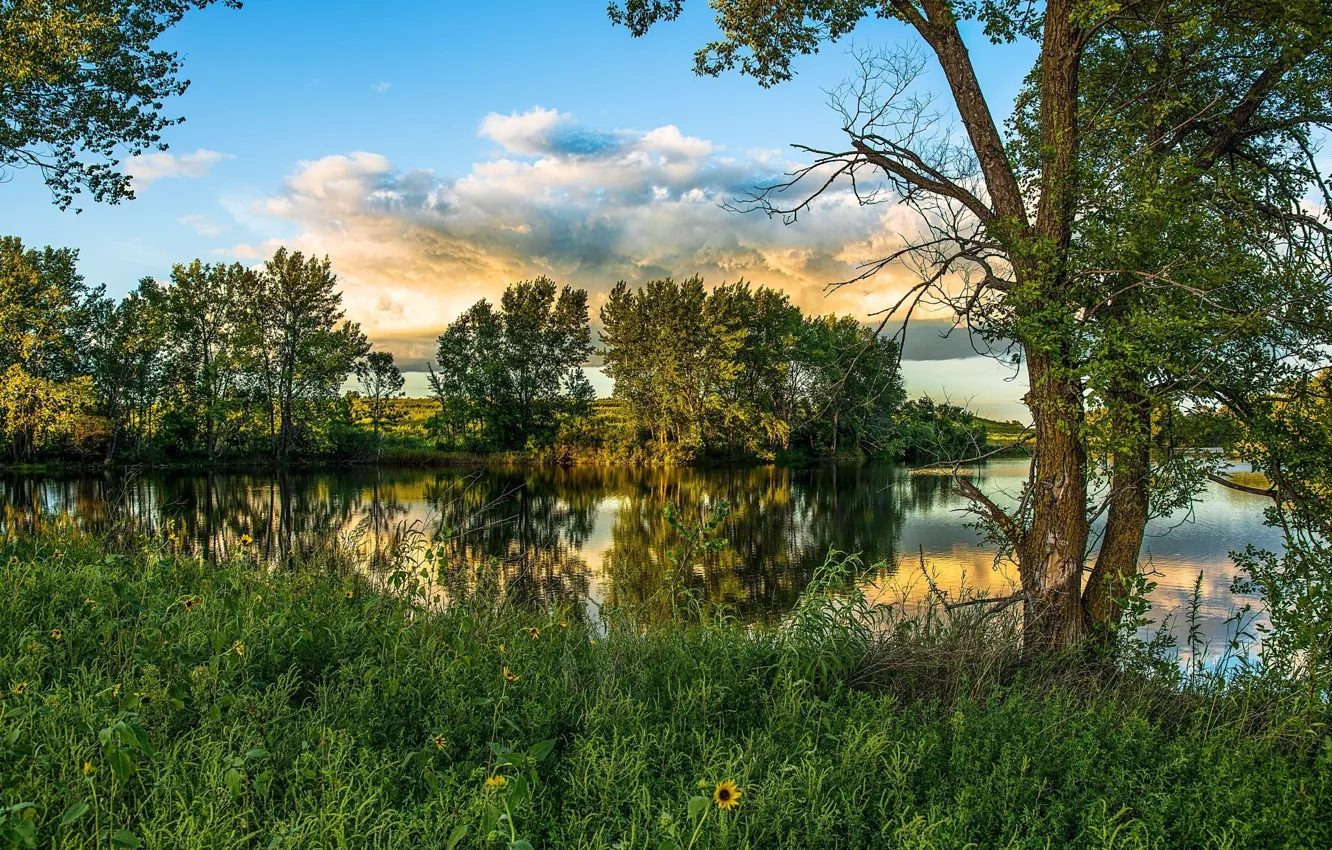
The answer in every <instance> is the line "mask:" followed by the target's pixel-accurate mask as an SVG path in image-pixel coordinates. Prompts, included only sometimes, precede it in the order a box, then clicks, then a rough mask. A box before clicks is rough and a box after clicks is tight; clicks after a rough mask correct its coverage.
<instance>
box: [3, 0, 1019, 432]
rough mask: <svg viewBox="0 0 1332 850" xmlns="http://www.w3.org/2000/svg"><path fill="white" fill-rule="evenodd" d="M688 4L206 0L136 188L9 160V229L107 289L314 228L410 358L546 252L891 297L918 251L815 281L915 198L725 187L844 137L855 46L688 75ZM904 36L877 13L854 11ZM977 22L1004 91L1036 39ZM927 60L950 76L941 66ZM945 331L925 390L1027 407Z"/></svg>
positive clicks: (917, 343) (605, 263) (924, 364)
mask: <svg viewBox="0 0 1332 850" xmlns="http://www.w3.org/2000/svg"><path fill="white" fill-rule="evenodd" d="M689 7H692V8H689V10H688V11H687V12H686V14H685V16H684V17H683V18H682V19H681V20H680V21H678V22H676V23H674V24H670V25H664V26H662V27H660V28H658V29H657V30H654V31H653V32H652V33H651V34H649V35H648V36H647V37H646V38H643V39H638V40H635V39H631V38H630V37H629V36H628V34H627V33H626V32H625V31H624V30H622V29H616V28H613V27H611V25H610V23H609V22H608V20H607V18H606V12H605V2H604V0H568V2H559V3H553V2H549V1H548V0H547V2H490V3H474V2H466V3H464V2H431V3H426V2H396V3H385V4H379V5H377V6H374V7H370V6H367V5H366V4H364V3H355V4H353V3H350V2H341V0H324V2H306V0H247V2H246V3H245V8H244V9H243V10H241V11H233V10H228V9H225V8H213V9H209V10H207V11H205V12H202V13H198V14H195V15H193V16H191V17H189V18H187V19H186V20H185V21H184V22H183V23H182V24H181V25H180V26H179V27H178V28H177V29H175V30H173V31H172V32H171V33H169V34H168V36H167V37H166V38H165V39H164V41H165V43H166V44H167V45H168V46H170V47H171V48H172V49H176V50H179V51H180V53H181V54H182V58H183V59H184V62H185V76H187V77H188V78H189V79H190V80H192V82H193V85H192V86H191V88H190V90H189V91H188V93H187V94H186V95H185V96H184V97H182V98H179V99H177V100H175V101H173V102H171V103H169V104H168V112H170V113H173V114H178V115H184V116H186V117H187V121H186V122H185V123H184V124H183V125H180V126H178V127H175V128H172V129H171V130H169V131H168V133H167V135H166V141H167V142H168V143H169V144H170V150H169V152H168V153H167V154H166V155H162V156H156V157H153V158H148V159H145V160H141V161H139V162H137V163H134V164H132V165H131V166H130V168H131V171H133V172H134V173H135V174H136V175H137V180H136V182H137V185H138V190H137V191H138V196H139V197H138V198H137V199H136V200H135V201H133V202H128V203H124V204H121V205H118V206H99V205H95V204H92V203H87V204H85V205H84V210H85V211H84V212H83V213H82V214H80V215H77V216H76V215H74V214H73V213H72V212H65V213H62V212H60V211H59V210H57V209H56V208H55V207H54V206H53V205H52V204H51V203H50V200H49V195H48V193H47V191H46V189H45V187H44V186H43V185H42V183H41V181H40V179H39V178H38V175H36V174H35V173H31V172H18V173H15V174H13V175H10V176H11V177H12V179H10V180H9V182H7V183H5V184H3V185H0V233H7V234H14V235H17V236H20V237H21V238H22V239H23V240H24V241H25V242H26V243H28V244H30V245H42V244H52V245H69V246H75V247H78V248H79V249H80V250H81V253H82V269H83V271H84V274H85V276H86V277H87V278H88V279H89V280H90V281H92V282H102V283H105V284H106V285H107V288H108V290H109V291H111V292H113V293H123V292H125V291H127V290H128V289H130V288H131V287H132V286H133V285H134V284H135V282H136V281H137V280H138V279H139V278H141V277H143V276H145V275H151V276H154V277H159V278H164V277H165V276H166V275H167V274H169V271H170V267H171V264H172V263H176V262H184V261H188V260H189V259H192V258H194V257H201V258H203V259H205V260H207V261H223V260H226V261H231V260H239V261H241V262H246V263H255V262H259V261H260V260H261V259H262V258H263V257H265V256H266V255H267V254H268V253H270V252H271V249H272V248H273V247H275V246H276V245H277V244H283V243H285V244H289V245H291V246H293V247H295V248H299V249H303V250H307V251H314V252H317V253H321V254H322V253H328V254H329V255H330V256H331V257H332V260H333V264H334V268H335V270H336V271H337V272H338V273H339V276H340V279H341V280H342V282H343V283H344V285H345V289H346V304H347V307H348V312H349V314H350V316H351V317H352V318H353V319H356V320H357V321H360V322H361V323H362V324H363V326H364V327H365V328H366V330H367V332H368V334H369V335H370V337H371V339H372V341H375V342H377V343H378V344H380V345H382V346H384V347H386V348H388V349H389V350H392V351H394V353H395V354H396V355H397V356H398V357H399V359H400V360H401V361H402V362H403V363H404V364H405V365H407V366H409V367H410V366H412V365H413V364H416V365H418V366H419V364H420V362H422V359H423V358H424V357H426V356H428V354H429V350H430V341H431V340H432V339H433V336H434V335H435V334H437V333H438V332H439V330H440V329H441V328H442V326H443V325H444V324H445V323H446V322H447V321H448V319H449V318H451V317H452V315H454V314H456V312H457V311H458V310H459V309H461V308H462V307H463V306H465V305H466V304H470V303H472V302H473V301H475V300H477V299H479V298H481V297H492V298H493V297H495V296H496V295H497V294H498V293H499V292H500V291H501V290H502V288H503V285H504V283H505V282H508V281H512V280H514V279H521V277H525V276H531V275H533V274H540V273H544V274H549V275H551V276H552V277H554V278H556V279H557V280H560V281H562V282H568V283H572V284H575V285H578V286H582V287H585V288H587V289H588V290H589V292H590V293H591V295H592V303H593V305H594V311H593V312H594V313H595V305H596V303H597V297H598V295H599V294H600V293H603V292H604V291H606V290H608V289H609V288H610V286H611V285H612V284H614V282H615V280H617V279H619V278H621V277H624V278H627V279H629V280H630V281H631V282H642V280H645V279H648V278H649V277H654V276H658V275H661V274H674V275H676V276H677V277H683V276H687V275H689V274H693V273H695V272H697V273H702V274H704V275H705V277H706V278H707V279H708V280H710V281H714V282H720V281H721V280H723V279H727V280H730V279H735V278H736V277H742V276H743V277H745V278H747V279H750V280H754V281H756V282H759V283H764V284H768V285H774V286H780V287H782V288H784V289H786V290H787V291H789V292H791V294H792V297H793V299H794V300H795V301H796V303H798V304H800V306H801V307H803V308H804V309H806V310H810V311H818V312H829V311H836V312H839V313H852V314H855V315H865V314H867V313H868V312H870V311H871V310H872V309H874V308H876V307H878V306H882V305H884V304H885V303H888V302H889V301H891V300H892V295H893V293H894V292H895V291H900V285H901V283H902V282H903V281H905V280H907V279H908V278H909V272H907V271H906V270H901V271H899V272H897V273H896V277H895V276H893V275H886V276H885V277H884V278H883V279H882V280H878V281H872V282H870V283H867V284H864V285H861V286H859V287H857V288H856V289H855V290H853V291H849V290H842V291H841V292H839V293H838V294H837V295H836V296H834V297H831V298H824V297H823V295H822V285H823V284H825V283H827V282H828V281H829V280H833V279H838V275H839V274H841V273H843V272H845V271H847V270H849V269H851V268H853V267H854V263H855V262H858V261H860V260H863V259H873V258H874V255H875V254H876V252H878V251H881V250H883V248H884V246H885V245H891V244H893V240H894V239H895V238H897V239H899V241H900V236H899V234H900V233H901V232H904V231H906V230H908V229H910V227H911V226H912V224H911V218H910V216H909V214H908V213H906V212H905V211H904V210H901V209H900V208H886V207H875V208H872V209H866V208H859V207H855V206H854V205H850V204H846V203H841V204H835V203H834V204H829V205H827V206H826V207H825V208H823V209H817V210H815V211H814V213H813V214H812V215H811V216H809V217H808V218H807V219H804V220H802V221H801V222H800V223H798V224H796V225H792V226H789V227H787V226H784V225H782V224H781V223H780V222H777V221H770V220H766V219H763V218H761V217H756V216H736V215H733V214H729V213H727V212H725V211H723V210H722V209H720V208H719V207H718V206H717V202H718V201H719V200H723V199H725V198H726V197H728V196H733V195H734V193H735V192H737V191H740V190H742V189H743V188H744V187H746V186H749V185H753V184H754V183H755V182H756V181H761V180H762V179H763V178H764V177H765V176H770V175H772V174H775V173H778V172H780V171H781V170H782V169H783V168H785V167H786V166H788V165H789V164H790V163H791V162H792V161H793V160H792V157H793V156H794V154H792V153H791V152H790V151H789V150H788V149H786V145H787V144H788V143H790V142H796V141H799V142H804V143H811V144H816V145H817V144H829V145H832V144H836V143H837V141H838V134H837V132H836V131H837V123H836V120H835V116H834V115H833V114H832V112H831V110H830V109H829V108H828V106H827V99H828V97H827V94H826V90H828V89H831V88H833V87H834V86H836V85H837V84H838V83H839V82H840V81H842V80H843V79H845V78H846V77H848V76H849V75H850V74H851V73H852V71H853V67H852V62H851V59H850V57H849V56H848V55H847V54H846V52H845V50H846V46H845V45H839V46H833V47H832V48H831V49H829V50H827V51H825V52H824V53H822V54H820V55H818V56H814V57H808V58H806V59H803V60H801V61H800V62H799V63H798V65H797V71H798V75H797V77H796V79H795V80H793V81H791V82H789V83H786V84H783V85H780V86H777V87H775V88H772V89H768V90H765V89H762V88H760V87H759V86H758V85H756V84H755V83H754V82H753V81H752V80H750V79H748V78H742V77H740V76H738V75H728V76H725V77H722V78H720V79H713V78H699V77H696V76H694V74H693V73H692V70H691V66H692V54H693V51H694V49H695V48H697V47H698V46H700V45H701V44H703V43H704V42H706V41H707V40H709V39H710V38H712V37H714V36H715V34H716V29H715V24H714V23H713V20H712V17H711V14H710V10H709V9H708V8H707V5H706V4H705V3H703V2H702V0H693V2H692V3H690V4H689ZM687 8H688V7H687ZM372 9H373V11H371V10H372ZM908 40H909V37H908V36H907V35H906V34H905V32H904V31H903V30H902V28H900V27H899V26H897V25H895V24H891V23H886V22H880V21H873V22H867V23H865V24H862V26H861V28H860V29H858V30H857V32H856V33H855V35H854V43H855V44H856V45H859V46H862V47H872V46H876V45H885V44H894V43H900V42H903V41H908ZM971 41H972V44H973V58H974V60H975V62H976V64H977V66H978V68H979V69H980V70H981V73H982V77H983V80H984V84H985V86H986V89H987V94H988V95H989V96H990V98H991V102H992V104H993V105H994V107H995V108H996V109H997V110H1004V109H1006V108H1007V106H1008V104H1010V103H1011V102H1012V99H1013V95H1014V94H1015V92H1016V90H1017V87H1018V85H1019V84H1020V82H1021V78H1022V76H1023V75H1024V74H1025V73H1026V71H1027V69H1028V67H1029V61H1028V60H1029V58H1030V56H1031V55H1033V51H1031V50H1030V49H1028V48H1024V47H1018V48H1016V49H1015V48H1012V47H1008V48H993V47H991V46H989V45H988V43H986V42H985V41H984V40H983V39H981V38H975V39H972V40H971ZM1015 56H1016V57H1017V58H1018V59H1021V60H1022V61H1015ZM924 83H925V85H926V86H927V87H929V88H933V89H935V90H941V88H942V87H941V86H940V85H939V79H938V77H937V75H934V74H933V71H931V72H930V74H928V75H927V77H926V78H925V80H924ZM936 331H937V328H933V327H922V329H921V331H920V332H918V333H917V334H916V337H915V338H914V339H913V340H912V342H911V343H910V344H909V346H908V357H913V358H914V359H911V360H908V362H907V363H906V364H905V367H904V368H905V372H906V377H907V381H908V385H909V387H910V388H911V389H912V390H913V391H915V392H918V393H920V392H928V393H930V394H931V395H934V396H936V397H939V396H942V395H945V394H947V395H949V396H950V397H951V398H953V400H955V401H956V400H971V402H972V403H973V405H975V406H976V407H977V408H978V409H980V410H982V411H983V412H986V413H989V414H992V415H999V416H1002V417H1003V418H1010V417H1021V416H1022V415H1023V411H1022V409H1021V408H1020V405H1018V404H1017V403H1016V399H1017V398H1018V397H1019V396H1021V394H1022V392H1023V390H1024V388H1023V387H1022V386H1021V385H1020V383H1015V382H1009V381H1005V380H1004V378H1005V377H1006V376H1007V375H1008V374H1009V373H1008V372H1007V371H1006V370H1005V369H1004V368H1002V367H1000V366H997V365H996V364H994V363H992V362H990V361H988V360H984V359H980V358H975V357H967V356H966V355H967V354H969V351H970V349H969V346H968V345H967V344H966V342H965V340H963V339H960V338H957V339H953V340H949V341H940V340H939V339H938V335H937V332H936ZM412 383H413V384H414V385H418V386H419V379H413V380H412Z"/></svg>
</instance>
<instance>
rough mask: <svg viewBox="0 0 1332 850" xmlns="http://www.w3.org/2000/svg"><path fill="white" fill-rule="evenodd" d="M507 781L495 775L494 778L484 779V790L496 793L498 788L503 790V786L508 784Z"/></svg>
mask: <svg viewBox="0 0 1332 850" xmlns="http://www.w3.org/2000/svg"><path fill="white" fill-rule="evenodd" d="M508 781H509V780H508V779H506V778H505V777H503V776H499V775H498V774H497V775H495V776H491V777H489V778H488V779H486V788H487V790H491V791H497V790H499V789H500V788H503V787H504V786H505V784H507V783H508Z"/></svg>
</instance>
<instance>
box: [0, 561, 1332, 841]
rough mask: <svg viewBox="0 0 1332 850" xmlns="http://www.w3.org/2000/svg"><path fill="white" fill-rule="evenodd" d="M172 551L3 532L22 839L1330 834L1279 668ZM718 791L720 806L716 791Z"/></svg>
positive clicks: (11, 835) (1321, 780) (1325, 806)
mask: <svg viewBox="0 0 1332 850" xmlns="http://www.w3.org/2000/svg"><path fill="white" fill-rule="evenodd" d="M169 546H170V544H169V543H168V544H165V547H166V548H164V545H163V544H148V545H143V544H134V545H133V546H132V547H131V548H130V549H129V550H127V551H126V552H125V553H124V554H121V553H119V552H117V551H108V550H107V549H106V548H105V547H104V546H103V545H102V544H100V543H98V542H95V541H90V540H87V539H78V538H74V537H68V536H39V537H34V538H27V539H25V540H23V541H21V542H18V543H10V544H9V545H8V546H7V547H6V548H5V550H4V551H3V552H2V553H0V555H2V557H0V564H2V566H0V607H2V608H3V610H2V611H0V647H2V648H0V683H3V685H4V689H5V696H4V699H3V703H2V704H0V705H2V706H3V707H2V709H0V742H3V743H0V777H2V779H3V785H2V788H3V790H2V791H0V794H3V800H2V801H0V803H3V805H4V806H5V809H4V814H3V817H4V823H3V825H2V826H3V828H2V830H0V832H2V834H3V837H4V838H5V839H6V840H8V841H10V842H12V843H13V844H15V845H18V846H21V847H22V846H27V847H36V846H52V847H73V846H93V845H101V846H115V847H126V848H132V847H140V846H143V847H157V846H171V847H178V848H192V847H210V848H226V847H251V846H266V847H286V846H292V847H296V846H299V847H306V848H318V847H341V846H378V847H412V846H416V847H419V846H429V847H457V848H472V847H504V846H507V847H511V848H515V850H521V848H523V847H538V848H542V847H544V848H554V847H561V848H562V847H589V848H611V847H643V846H648V847H652V848H669V847H686V846H692V847H694V848H709V847H710V848H723V847H736V848H739V847H791V848H801V850H812V848H831V847H844V848H860V847H866V846H877V845H883V846H892V847H899V846H901V847H907V846H909V847H937V848H950V847H956V848H959V850H960V848H964V847H976V846H984V847H1011V848H1021V847H1030V848H1047V847H1051V846H1059V847H1074V848H1097V850H1110V848H1120V849H1121V850H1123V848H1130V850H1132V849H1133V848H1162V847H1171V848H1188V847H1218V848H1219V847H1227V848H1245V847H1254V848H1270V847H1292V848H1294V847H1319V846H1327V843H1328V842H1329V841H1332V816H1329V814H1328V813H1329V811H1332V750H1330V749H1329V748H1328V747H1327V746H1326V744H1325V743H1324V742H1325V737H1324V733H1322V732H1315V731H1314V730H1315V728H1316V726H1311V725H1310V723H1311V719H1310V718H1309V717H1307V716H1306V715H1303V714H1300V713H1298V712H1292V711H1290V710H1288V709H1287V708H1286V707H1285V702H1284V700H1285V699H1286V697H1285V696H1283V694H1284V693H1285V691H1284V690H1283V688H1282V686H1281V685H1280V684H1279V683H1276V682H1271V681H1267V680H1264V679H1261V678H1255V677H1245V678H1241V679H1238V680H1235V681H1233V682H1230V683H1229V684H1225V683H1222V682H1219V681H1214V680H1211V679H1208V678H1207V677H1205V676H1203V677H1199V678H1196V679H1192V680H1179V679H1178V678H1177V677H1175V676H1172V675H1171V674H1168V673H1158V674H1149V673H1138V674H1128V675H1121V676H1117V677H1111V678H1106V679H1099V678H1098V677H1097V676H1096V675H1095V674H1093V673H1091V672H1090V671H1088V674H1087V676H1086V677H1084V678H1081V679H1067V678H1060V677H1055V678H1051V676H1050V674H1049V673H1048V672H1042V671H1043V670H1045V669H1046V668H1043V667H1040V666H1036V667H1032V666H1027V667H1022V666H1014V664H1013V662H1012V660H1011V657H1010V656H1007V655H1005V653H1006V652H1009V651H1011V646H1012V644H1011V643H1008V642H1007V641H1005V640H1004V639H1003V637H1002V634H1000V633H992V634H990V635H989V636H988V637H989V638H990V639H991V640H992V641H994V643H992V644H991V647H992V650H991V652H990V653H989V654H988V655H986V656H985V658H988V659H989V660H988V661H983V660H978V663H976V664H975V665H974V666H969V665H968V664H965V663H957V659H959V658H962V657H965V656H964V655H962V654H960V653H959V651H958V650H959V649H960V648H961V645H960V644H949V643H946V642H945V643H940V642H939V641H940V640H945V639H944V638H940V637H939V636H938V635H935V637H933V638H931V636H930V635H929V634H925V633H920V632H919V631H913V632H911V633H910V634H908V633H907V631H902V632H901V633H900V634H896V636H894V634H895V633H894V632H891V631H890V632H888V633H886V634H883V635H881V636H880V637H879V638H877V639H873V640H871V639H870V636H869V634H868V633H867V632H865V631H864V629H863V628H861V627H860V626H858V625H857V623H859V622H860V621H859V620H858V619H857V617H856V610H857V608H856V605H855V604H854V600H852V602H853V604H852V605H851V606H850V607H849V608H848V606H847V605H846V604H845V602H844V601H843V602H839V601H838V600H841V599H842V597H841V596H830V595H826V591H827V589H828V588H829V587H832V586H834V585H835V584H836V582H835V578H836V576H835V570H834V569H830V570H829V571H827V573H825V574H824V575H823V576H822V578H821V582H822V584H820V583H819V582H816V584H815V587H814V589H813V591H812V593H811V594H810V595H809V596H808V597H807V601H806V602H805V603H802V605H801V607H800V608H799V609H798V610H797V611H796V613H795V614H794V615H793V617H792V620H791V623H790V624H788V628H787V629H786V630H784V631H780V632H778V631H758V632H754V631H752V630H749V629H745V628H741V627H739V626H736V625H732V624H728V622H727V621H725V620H716V619H712V618H709V617H706V616H705V617H703V618H702V619H699V618H698V617H697V616H696V615H693V614H689V613H686V612H687V611H688V610H689V604H688V600H687V597H682V598H681V599H680V600H679V605H678V606H671V608H672V609H674V610H676V611H677V614H676V615H675V617H674V618H670V619H667V620H664V621H644V620H642V619H640V618H639V617H638V616H637V615H636V614H635V612H634V611H631V610H624V609H619V610H609V609H608V610H604V611H603V612H602V618H601V620H600V621H599V623H588V622H583V621H581V620H579V619H576V618H575V616H574V613H575V612H572V611H570V612H561V611H558V610H549V609H542V608H537V609H531V608H523V607H515V606H511V605H506V604H503V603H502V599H501V598H500V597H498V596H496V595H495V594H496V591H495V589H494V588H493V586H491V585H490V582H491V581H492V580H493V579H492V578H488V577H487V573H485V572H484V571H483V572H482V573H477V574H459V573H457V572H455V571H453V570H451V569H450V568H449V567H448V566H447V565H446V564H430V565H428V566H429V568H430V577H431V578H432V579H433V578H439V579H440V580H441V581H440V584H439V585H436V587H442V588H447V590H448V592H449V593H450V594H451V598H452V601H453V604H452V605H450V606H449V607H448V608H446V609H443V610H441V609H439V608H438V607H435V606H428V605H426V604H425V603H424V599H425V597H424V596H422V595H420V594H418V593H417V592H415V591H416V590H424V588H425V586H424V585H421V584H420V579H419V577H418V576H416V574H415V573H414V572H404V573H396V574H393V573H390V574H389V575H390V576H395V575H396V578H392V579H391V580H390V583H391V584H393V585H395V586H396V587H397V591H396V592H394V593H391V594H387V595H385V594H382V593H380V592H377V591H376V590H375V589H374V587H373V586H371V585H369V584H367V582H366V580H365V579H364V578H363V577H360V576H358V575H357V574H355V573H351V572H345V571H342V570H339V569H337V568H336V567H335V565H334V563H333V562H331V561H330V562H328V563H324V564H322V565H321V564H305V565H303V567H302V568H301V569H298V570H295V571H287V570H276V571H275V570H273V569H271V568H268V567H266V566H264V565H263V564H262V563H260V562H258V561H257V560H256V559H255V557H254V556H253V554H251V553H249V552H247V551H245V550H244V549H242V551H240V552H239V553H236V554H234V555H233V557H231V559H230V560H224V561H222V562H219V563H216V564H214V563H204V562H201V561H199V560H196V559H194V558H191V557H186V556H181V555H176V554H173V553H172V552H171V551H170V549H169ZM436 568H442V569H441V570H440V572H438V573H436V572H435V570H436ZM830 580H834V581H833V583H832V584H829V583H828V582H829V581H830ZM820 587H822V588H823V590H820ZM413 600H415V601H413ZM649 622H655V623H656V624H655V625H650V624H649ZM902 628H903V629H905V628H906V627H905V626H903V627H902ZM908 631H909V630H908ZM955 637H956V633H954V638H950V639H948V640H953V639H955ZM1005 647H1006V649H1005ZM1005 658H1009V659H1010V660H1008V661H1003V660H1002V659H1005ZM996 662H999V663H996ZM851 682H857V683H858V684H857V685H856V686H855V687H851V686H849V685H850V683H851ZM1318 722H1321V715H1319V716H1317V717H1315V718H1313V719H1312V723H1314V724H1316V723H1318ZM500 778H502V780H503V781H502V782H501V779H500ZM726 781H731V782H734V784H735V787H736V789H737V790H738V792H739V794H738V801H739V804H738V805H737V806H734V807H732V808H728V809H722V808H720V807H719V806H717V805H716V802H715V799H714V792H715V791H716V789H717V788H718V786H719V785H720V784H721V783H723V782H726ZM696 798H697V799H696ZM524 842H527V843H524Z"/></svg>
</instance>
